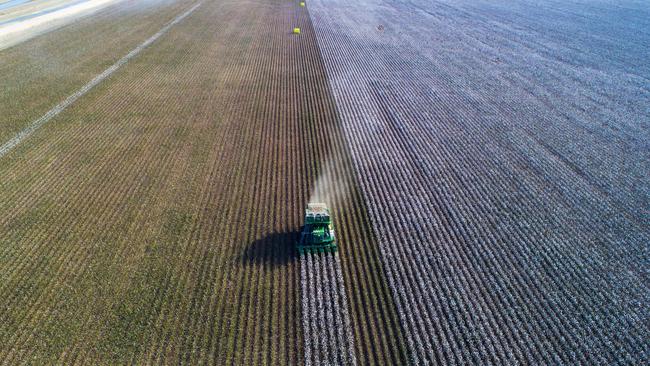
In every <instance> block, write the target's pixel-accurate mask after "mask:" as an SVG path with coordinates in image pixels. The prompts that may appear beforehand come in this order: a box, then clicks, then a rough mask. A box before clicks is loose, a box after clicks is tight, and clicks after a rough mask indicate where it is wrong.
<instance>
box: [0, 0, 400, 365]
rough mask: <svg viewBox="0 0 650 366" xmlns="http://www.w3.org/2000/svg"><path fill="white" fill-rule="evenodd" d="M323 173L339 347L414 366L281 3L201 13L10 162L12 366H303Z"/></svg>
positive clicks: (310, 63) (305, 49)
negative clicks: (312, 208)
mask: <svg viewBox="0 0 650 366" xmlns="http://www.w3.org/2000/svg"><path fill="white" fill-rule="evenodd" d="M192 4H193V2H187V3H186V5H187V6H188V7H187V8H183V7H181V9H179V13H180V12H181V11H185V10H187V9H188V8H189V6H192ZM172 18H173V17H172ZM233 19H236V20H237V21H233ZM293 26H299V27H301V28H302V29H303V32H302V34H301V35H300V37H293V36H292V35H290V34H289V33H288V32H287V30H289V29H291V28H292V27H293ZM243 30H245V31H243ZM107 34H108V33H107ZM141 36H142V35H140V34H134V37H136V38H138V37H141ZM146 36H150V34H147V35H146ZM144 38H146V37H144ZM138 39H139V41H140V42H141V41H142V39H141V38H138ZM134 43H135V44H138V43H139V42H134ZM108 64H110V63H108ZM328 159H331V160H332V161H334V162H335V164H334V165H335V167H334V173H333V175H334V178H333V179H332V181H329V182H327V184H328V185H331V186H332V187H335V189H337V190H338V189H345V190H346V192H348V194H346V195H345V197H338V198H337V199H336V201H335V202H332V205H333V209H334V210H335V215H334V217H335V220H336V225H337V231H338V234H339V238H340V240H342V242H343V243H345V247H342V253H343V254H344V257H343V258H341V260H340V261H339V259H338V257H332V258H330V259H333V260H332V261H325V262H322V263H319V264H318V268H320V269H321V272H319V273H320V275H322V276H323V279H324V278H325V274H327V275H328V276H332V274H335V275H334V276H333V277H332V279H333V280H334V281H330V282H327V284H329V286H330V287H325V288H322V289H321V290H320V291H321V292H320V296H318V294H319V293H318V292H316V293H315V296H316V297H315V299H317V300H318V301H321V302H322V304H324V305H325V306H333V304H335V302H332V301H326V299H327V297H329V299H330V300H332V299H334V300H335V301H338V304H339V305H340V306H338V307H336V308H333V307H332V308H331V309H330V310H331V311H329V312H327V311H325V312H323V314H324V315H325V318H324V321H325V322H329V324H339V326H338V328H329V329H328V328H325V329H326V330H327V331H328V332H330V331H334V330H335V331H336V332H335V334H333V335H328V338H327V339H329V340H334V341H335V342H338V343H337V344H342V345H343V344H344V343H345V346H344V347H342V348H339V347H333V348H332V349H334V350H339V349H341V350H346V351H345V352H344V351H340V352H341V357H342V358H343V359H345V360H348V361H349V363H354V361H353V359H352V358H351V357H354V356H351V355H359V356H358V357H359V359H360V361H359V363H362V362H363V363H399V362H400V360H402V359H403V357H404V350H403V346H402V344H401V339H400V337H401V333H400V330H399V327H398V326H397V325H398V323H397V317H396V314H395V311H394V309H393V303H392V300H391V298H390V293H389V290H388V288H387V286H386V284H385V283H384V279H383V277H382V276H383V275H382V271H381V270H380V268H381V265H380V263H379V259H378V255H379V254H378V248H377V242H376V241H375V240H374V236H373V232H372V230H371V229H369V228H368V226H367V213H366V209H365V206H364V204H363V202H362V200H361V195H360V193H359V191H358V187H357V183H356V181H355V176H354V174H353V169H352V166H351V163H350V160H349V152H348V151H347V150H346V149H345V140H344V139H343V135H342V134H341V133H340V130H339V126H338V120H337V115H336V109H335V107H334V104H333V101H332V98H331V94H329V85H328V84H327V81H326V79H325V73H324V67H323V64H322V60H321V58H320V54H319V51H318V47H317V44H316V43H315V38H314V34H313V30H312V29H311V25H310V23H309V17H308V15H307V13H306V12H305V11H304V9H301V8H299V7H298V6H297V4H295V3H291V4H289V3H282V4H278V3H273V2H269V3H267V4H266V5H265V6H259V5H257V4H254V3H212V2H205V3H204V4H203V5H202V6H201V7H200V8H199V10H197V11H196V12H194V13H192V14H191V15H190V16H188V17H187V18H185V19H184V20H183V22H181V23H179V24H177V25H175V26H174V27H173V28H172V29H171V30H170V31H169V32H168V33H167V34H165V35H164V36H163V37H161V38H160V39H159V40H158V41H157V42H155V43H154V44H152V45H150V47H148V48H147V49H146V50H143V52H141V53H140V54H139V55H138V57H136V58H134V59H132V60H131V61H130V62H129V63H128V64H127V65H124V67H122V68H121V69H120V70H119V71H118V72H115V73H114V74H113V75H111V77H110V78H107V79H106V80H104V81H103V82H102V83H101V84H100V85H98V86H97V87H95V88H94V89H93V90H91V91H89V92H88V93H87V94H85V95H84V96H83V97H81V98H79V99H78V100H77V101H75V103H73V104H72V105H71V106H70V107H69V108H67V109H66V110H65V111H63V112H62V113H61V114H59V115H58V116H56V117H55V118H53V119H52V120H51V121H50V122H49V123H48V124H46V125H44V126H42V128H40V129H39V130H38V131H36V132H35V133H34V134H33V135H32V136H31V137H30V138H29V139H25V140H23V141H22V142H21V144H19V145H17V146H16V148H15V149H13V150H12V151H10V152H9V153H8V154H6V155H4V156H3V157H2V158H1V159H0V175H2V176H3V179H2V180H1V181H0V195H1V196H2V197H3V199H2V200H1V201H0V230H2V236H0V243H1V244H2V245H0V275H1V276H2V278H3V281H2V282H1V283H0V295H1V296H2V300H0V308H2V309H3V311H2V312H0V321H1V322H2V323H3V327H2V328H0V363H20V362H22V361H25V360H30V361H32V362H34V363H45V364H47V363H64V364H73V363H78V364H102V363H130V362H131V363H179V362H180V363H190V364H193V363H200V362H204V363H213V364H254V365H258V364H300V363H302V362H303V356H304V355H303V352H305V350H304V348H303V346H304V340H303V328H302V326H301V314H302V312H304V311H305V310H306V309H303V308H302V306H303V305H302V302H301V291H300V285H301V284H300V279H301V277H300V270H302V268H303V267H302V266H301V265H300V264H299V262H298V261H297V260H296V258H294V256H293V253H294V248H293V246H294V242H295V240H296V231H297V228H299V225H300V223H301V220H302V217H301V212H302V210H303V209H304V203H305V202H306V201H307V198H308V197H309V194H310V190H311V189H312V184H313V182H314V181H316V180H317V178H318V177H319V175H320V173H321V172H322V170H323V166H322V165H321V162H323V161H327V160H328ZM305 269H306V267H305ZM320 275H319V276H320ZM343 279H344V280H345V283H346V284H350V285H349V286H344V285H343V282H342V281H343ZM343 289H345V290H344V291H343ZM89 299H92V301H89ZM337 299H338V300H337ZM335 309H336V310H337V311H338V313H337V312H336V311H334V310H335ZM327 314H329V315H327ZM335 314H336V315H335ZM303 319H304V318H303ZM345 319H348V320H345ZM341 322H342V324H343V326H340V324H341ZM323 345H325V343H323ZM329 346H332V345H329ZM328 349H329V348H328ZM328 352H329V351H328ZM328 357H329V356H328ZM309 359H311V357H309ZM348 361H345V362H348Z"/></svg>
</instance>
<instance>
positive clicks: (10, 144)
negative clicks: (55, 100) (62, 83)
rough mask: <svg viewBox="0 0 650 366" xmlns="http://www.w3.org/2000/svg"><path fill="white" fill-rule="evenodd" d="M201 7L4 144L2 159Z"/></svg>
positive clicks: (139, 47) (132, 52)
mask: <svg viewBox="0 0 650 366" xmlns="http://www.w3.org/2000/svg"><path fill="white" fill-rule="evenodd" d="M199 6H201V3H198V4H196V5H194V6H192V7H191V8H190V9H189V10H187V11H185V12H184V13H182V14H180V15H179V16H177V17H176V18H175V19H174V20H173V21H171V22H170V23H169V24H167V25H166V26H164V27H163V28H162V29H161V30H159V31H158V32H157V33H156V34H154V35H153V36H151V37H150V38H149V39H147V40H146V41H144V42H143V43H142V44H140V45H139V46H138V47H136V48H135V49H133V50H132V51H131V52H129V53H128V54H127V55H126V56H124V57H122V58H121V59H119V60H118V61H117V62H116V63H114V64H113V65H112V66H110V67H109V68H107V69H106V70H104V72H102V73H101V74H99V75H97V76H95V78H93V79H92V80H91V81H89V82H88V84H86V85H84V86H83V87H81V89H79V90H77V91H76V92H75V93H74V94H72V95H70V96H69V97H67V98H66V99H65V100H64V101H62V102H61V103H59V104H57V105H56V106H54V107H53V108H52V109H50V110H49V111H48V112H47V113H45V114H44V115H43V116H41V117H40V118H39V119H37V120H35V121H34V122H32V123H31V124H30V125H29V126H28V127H27V128H25V129H24V130H22V131H20V132H19V133H18V134H17V135H16V136H14V137H13V138H11V139H10V140H9V141H7V142H5V143H4V144H2V146H0V158H2V157H3V156H4V155H6V154H7V153H8V152H9V151H11V150H12V149H13V148H14V147H16V146H17V145H18V144H20V143H21V142H22V141H23V140H25V139H26V138H28V137H29V136H30V135H31V134H33V133H34V131H36V130H38V129H39V128H40V127H41V126H43V125H44V124H46V123H47V122H49V121H50V120H51V119H52V118H54V117H56V116H57V115H59V113H61V112H63V111H64V110H65V109H66V108H68V107H69V106H70V105H72V104H73V103H74V102H76V101H77V99H79V98H81V97H82V96H84V95H85V94H86V93H88V92H89V91H90V90H91V89H92V88H94V87H95V86H97V85H99V83H101V82H102V81H104V80H105V79H106V78H108V77H109V76H111V75H112V74H113V73H114V72H115V71H117V70H119V69H120V67H122V66H124V65H125V64H126V63H127V62H129V61H130V60H131V59H133V58H134V57H136V56H137V55H138V54H139V53H140V52H142V50H144V49H145V48H147V47H148V46H149V45H151V44H152V43H154V42H155V41H156V40H158V38H160V37H162V36H163V35H164V34H165V33H167V32H168V31H169V30H170V29H171V28H172V27H173V26H175V25H176V24H178V23H179V22H181V21H182V20H183V19H185V18H186V17H187V16H188V15H190V14H192V12H194V10H196V9H197V8H198V7H199Z"/></svg>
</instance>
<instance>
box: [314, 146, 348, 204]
mask: <svg viewBox="0 0 650 366" xmlns="http://www.w3.org/2000/svg"><path fill="white" fill-rule="evenodd" d="M348 191H349V187H348V181H347V179H346V177H345V176H344V175H343V171H342V170H341V169H340V167H339V166H337V162H336V161H335V160H334V159H333V158H332V157H331V156H330V157H329V158H328V159H327V160H325V163H323V164H322V165H321V170H320V174H319V175H318V179H316V182H315V183H314V186H313V188H312V190H311V196H310V197H309V202H323V203H325V204H327V205H328V206H329V207H330V208H331V207H334V206H336V205H339V204H340V203H339V202H341V201H342V200H344V199H345V198H346V197H347V195H348Z"/></svg>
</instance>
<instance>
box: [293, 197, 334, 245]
mask: <svg viewBox="0 0 650 366" xmlns="http://www.w3.org/2000/svg"><path fill="white" fill-rule="evenodd" d="M297 247H298V252H299V253H300V254H304V253H332V252H336V250H337V247H336V238H335V237H334V225H333V224H332V216H330V210H329V209H328V208H327V205H325V204H324V203H310V204H308V205H307V209H306V210H305V226H303V227H302V233H301V234H300V241H299V242H298V245H297Z"/></svg>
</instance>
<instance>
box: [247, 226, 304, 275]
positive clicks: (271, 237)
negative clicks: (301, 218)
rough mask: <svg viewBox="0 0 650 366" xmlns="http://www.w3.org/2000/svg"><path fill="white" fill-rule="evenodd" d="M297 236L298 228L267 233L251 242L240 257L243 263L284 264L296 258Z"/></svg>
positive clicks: (298, 234) (298, 236)
mask: <svg viewBox="0 0 650 366" xmlns="http://www.w3.org/2000/svg"><path fill="white" fill-rule="evenodd" d="M299 238H300V231H299V230H296V231H290V232H284V233H277V232H274V233H271V234H268V235H266V236H264V237H262V238H260V239H257V240H255V241H253V242H251V243H250V244H249V245H248V247H247V248H246V249H245V250H244V252H243V253H242V254H241V257H240V259H241V261H242V263H244V264H245V265H262V264H264V265H271V266H283V265H286V264H287V263H290V262H293V261H294V260H296V259H297V258H298V253H297V251H296V242H297V241H298V239H299Z"/></svg>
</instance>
